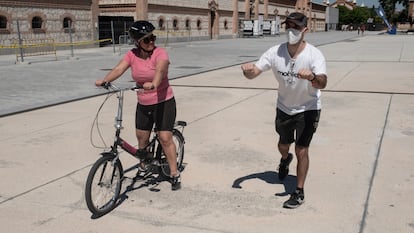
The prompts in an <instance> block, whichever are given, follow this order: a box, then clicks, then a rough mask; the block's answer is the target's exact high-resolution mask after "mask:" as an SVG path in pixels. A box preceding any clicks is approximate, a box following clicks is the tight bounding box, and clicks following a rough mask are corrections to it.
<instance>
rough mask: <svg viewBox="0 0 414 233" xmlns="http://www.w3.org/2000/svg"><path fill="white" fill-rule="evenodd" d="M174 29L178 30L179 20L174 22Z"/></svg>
mask: <svg viewBox="0 0 414 233" xmlns="http://www.w3.org/2000/svg"><path fill="white" fill-rule="evenodd" d="M173 28H174V30H178V20H177V19H174V20H173Z"/></svg>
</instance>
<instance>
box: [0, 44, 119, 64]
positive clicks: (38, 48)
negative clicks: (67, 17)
mask: <svg viewBox="0 0 414 233" xmlns="http://www.w3.org/2000/svg"><path fill="white" fill-rule="evenodd" d="M106 41H109V42H112V39H102V40H96V41H80V42H74V43H70V42H68V43H66V42H64V43H55V40H54V39H24V40H22V44H21V45H20V44H19V41H18V40H17V39H14V40H13V41H12V45H9V46H4V45H0V49H14V50H15V53H16V61H17V62H18V61H19V58H21V57H22V56H23V57H29V56H41V55H54V56H55V59H56V60H57V54H56V50H57V49H56V48H57V47H67V46H71V47H73V46H80V45H88V44H96V43H101V42H106Z"/></svg>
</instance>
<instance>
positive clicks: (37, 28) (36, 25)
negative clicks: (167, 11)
mask: <svg viewBox="0 0 414 233" xmlns="http://www.w3.org/2000/svg"><path fill="white" fill-rule="evenodd" d="M32 30H33V33H45V30H44V29H43V19H42V18H41V17H39V16H35V17H33V18H32Z"/></svg>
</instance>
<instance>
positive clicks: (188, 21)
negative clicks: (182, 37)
mask: <svg viewBox="0 0 414 233" xmlns="http://www.w3.org/2000/svg"><path fill="white" fill-rule="evenodd" d="M185 29H187V30H191V21H190V19H186V20H185Z"/></svg>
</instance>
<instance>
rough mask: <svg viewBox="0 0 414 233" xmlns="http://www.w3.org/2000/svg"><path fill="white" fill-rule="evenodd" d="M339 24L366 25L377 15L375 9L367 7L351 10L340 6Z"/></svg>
mask: <svg viewBox="0 0 414 233" xmlns="http://www.w3.org/2000/svg"><path fill="white" fill-rule="evenodd" d="M338 11H339V24H361V23H366V22H367V20H368V19H369V18H374V17H375V16H376V15H375V14H376V13H375V9H370V8H367V7H355V8H354V9H353V10H349V9H348V8H346V7H345V6H338Z"/></svg>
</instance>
